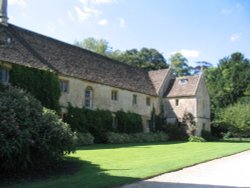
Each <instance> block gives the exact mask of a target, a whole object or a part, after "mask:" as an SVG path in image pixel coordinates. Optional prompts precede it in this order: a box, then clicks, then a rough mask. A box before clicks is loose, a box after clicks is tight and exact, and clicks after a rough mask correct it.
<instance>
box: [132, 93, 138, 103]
mask: <svg viewBox="0 0 250 188" xmlns="http://www.w3.org/2000/svg"><path fill="white" fill-rule="evenodd" d="M132 104H133V105H136V104H137V95H133V101H132Z"/></svg>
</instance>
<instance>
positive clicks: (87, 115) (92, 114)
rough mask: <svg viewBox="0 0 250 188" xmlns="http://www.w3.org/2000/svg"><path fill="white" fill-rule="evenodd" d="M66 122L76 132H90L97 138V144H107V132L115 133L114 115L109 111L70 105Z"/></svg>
mask: <svg viewBox="0 0 250 188" xmlns="http://www.w3.org/2000/svg"><path fill="white" fill-rule="evenodd" d="M65 121H66V122H67V123H69V124H70V125H71V127H72V129H73V130H74V131H77V132H83V133H84V132H85V133H86V132H89V133H91V134H92V135H93V136H94V137H95V143H105V142H106V132H108V131H113V127H112V123H113V117H112V113H111V112H110V111H107V110H96V111H93V110H89V109H86V108H77V107H72V106H71V105H69V107H68V114H67V116H66V117H65Z"/></svg>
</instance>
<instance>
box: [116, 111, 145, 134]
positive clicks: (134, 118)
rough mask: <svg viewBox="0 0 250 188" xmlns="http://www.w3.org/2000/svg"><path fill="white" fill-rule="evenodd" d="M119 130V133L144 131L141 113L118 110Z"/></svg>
mask: <svg viewBox="0 0 250 188" xmlns="http://www.w3.org/2000/svg"><path fill="white" fill-rule="evenodd" d="M116 119H117V130H116V131H117V132H119V133H138V132H142V131H143V126H142V118H141V116H140V115H139V114H136V113H132V112H127V113H126V112H124V111H122V110H120V111H117V112H116Z"/></svg>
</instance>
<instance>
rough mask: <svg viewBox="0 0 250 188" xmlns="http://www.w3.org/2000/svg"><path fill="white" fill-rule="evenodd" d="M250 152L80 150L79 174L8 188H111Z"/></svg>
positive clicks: (233, 146) (227, 148)
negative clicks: (223, 157)
mask: <svg viewBox="0 0 250 188" xmlns="http://www.w3.org/2000/svg"><path fill="white" fill-rule="evenodd" d="M248 149H250V143H249V142H238V143H237V142H204V143H190V142H187V143H183V142H168V143H160V144H126V145H96V146H88V147H81V148H78V150H77V152H76V153H75V154H72V155H70V156H69V157H68V158H67V160H69V161H76V162H77V164H78V165H79V171H77V172H76V173H74V174H71V175H64V176H55V177H51V178H47V179H43V180H37V181H35V182H30V183H28V182H24V183H19V184H17V183H16V184H13V185H12V186H8V187H14V188H18V187H20V188H21V187H22V188H24V187H25V188H26V187H27V188H31V187H32V188H38V187H39V188H42V187H46V188H54V187H63V188H65V187H69V188H76V187H91V188H92V187H112V186H117V185H121V184H124V183H129V182H133V181H136V180H139V179H143V178H147V177H151V176H155V175H158V174H161V173H165V172H169V171H173V170H177V169H181V168H183V167H187V166H191V165H194V164H197V163H201V162H204V161H208V160H211V159H215V158H219V157H222V156H227V155H231V154H233V153H237V152H241V151H244V150H248Z"/></svg>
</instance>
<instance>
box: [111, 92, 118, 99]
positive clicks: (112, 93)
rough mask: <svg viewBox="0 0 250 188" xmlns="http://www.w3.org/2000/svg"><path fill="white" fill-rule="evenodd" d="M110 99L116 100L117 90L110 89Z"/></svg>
mask: <svg viewBox="0 0 250 188" xmlns="http://www.w3.org/2000/svg"><path fill="white" fill-rule="evenodd" d="M111 100H112V101H117V100H118V91H114V90H113V91H111Z"/></svg>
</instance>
